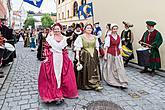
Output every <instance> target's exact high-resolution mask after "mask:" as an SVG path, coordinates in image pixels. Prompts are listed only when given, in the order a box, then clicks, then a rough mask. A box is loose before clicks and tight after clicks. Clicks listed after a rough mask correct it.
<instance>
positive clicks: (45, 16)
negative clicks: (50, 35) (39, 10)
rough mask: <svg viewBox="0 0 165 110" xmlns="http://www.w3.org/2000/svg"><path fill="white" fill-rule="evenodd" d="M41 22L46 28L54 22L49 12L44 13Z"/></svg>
mask: <svg viewBox="0 0 165 110" xmlns="http://www.w3.org/2000/svg"><path fill="white" fill-rule="evenodd" d="M41 22H42V26H43V27H44V28H48V27H51V25H53V24H54V22H53V20H52V19H51V17H50V15H49V14H43V16H42V18H41Z"/></svg>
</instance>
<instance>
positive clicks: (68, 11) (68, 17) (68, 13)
mask: <svg viewBox="0 0 165 110" xmlns="http://www.w3.org/2000/svg"><path fill="white" fill-rule="evenodd" d="M67 13H68V18H69V10H68V12H67Z"/></svg>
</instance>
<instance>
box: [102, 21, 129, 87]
mask: <svg viewBox="0 0 165 110" xmlns="http://www.w3.org/2000/svg"><path fill="white" fill-rule="evenodd" d="M111 29H112V32H111V34H110V35H109V36H107V37H106V38H105V45H104V48H105V49H104V50H105V56H104V59H105V63H104V65H103V77H104V79H105V81H106V82H107V83H108V84H109V85H111V86H115V87H121V88H123V89H124V88H127V86H128V78H127V76H126V74H125V69H124V65H123V58H122V55H121V52H120V51H121V48H122V47H121V39H120V36H119V35H118V34H117V31H118V25H117V24H111Z"/></svg>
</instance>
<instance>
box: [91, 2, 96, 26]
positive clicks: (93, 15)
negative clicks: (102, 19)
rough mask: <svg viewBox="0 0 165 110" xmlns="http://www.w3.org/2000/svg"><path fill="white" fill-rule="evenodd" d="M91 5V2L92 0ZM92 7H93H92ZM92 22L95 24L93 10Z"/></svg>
mask: <svg viewBox="0 0 165 110" xmlns="http://www.w3.org/2000/svg"><path fill="white" fill-rule="evenodd" d="M92 7H93V2H92ZM93 9H94V8H93ZM92 22H93V25H94V24H95V17H94V11H93V16H92Z"/></svg>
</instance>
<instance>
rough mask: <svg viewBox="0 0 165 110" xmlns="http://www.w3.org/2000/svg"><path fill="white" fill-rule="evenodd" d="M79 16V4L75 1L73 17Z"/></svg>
mask: <svg viewBox="0 0 165 110" xmlns="http://www.w3.org/2000/svg"><path fill="white" fill-rule="evenodd" d="M77 14H78V3H77V2H76V1H75V2H74V4H73V16H76V15H77Z"/></svg>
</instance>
